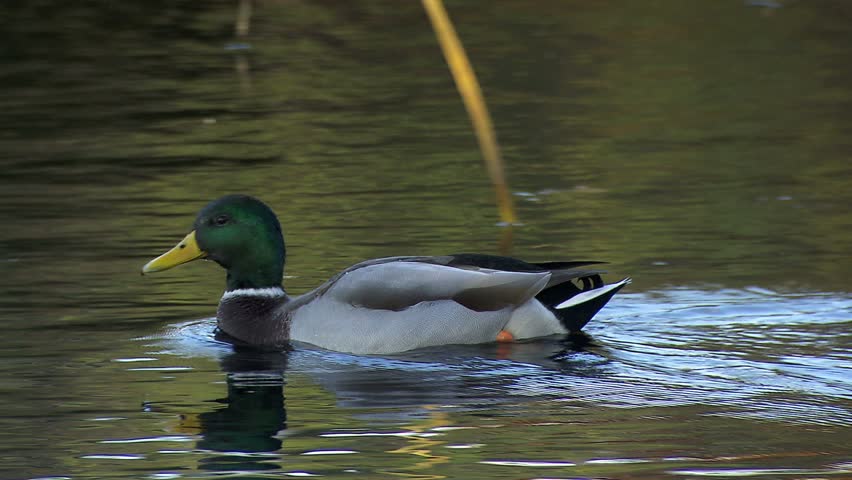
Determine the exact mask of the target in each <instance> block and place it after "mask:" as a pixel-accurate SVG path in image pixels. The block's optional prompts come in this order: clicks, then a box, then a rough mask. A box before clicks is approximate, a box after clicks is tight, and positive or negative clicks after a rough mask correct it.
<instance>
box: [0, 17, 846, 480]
mask: <svg viewBox="0 0 852 480" xmlns="http://www.w3.org/2000/svg"><path fill="white" fill-rule="evenodd" d="M447 8H448V9H449V11H450V14H451V16H452V18H453V20H454V22H455V24H456V28H457V29H458V31H459V34H460V36H461V38H462V40H463V41H464V42H465V46H466V48H467V50H468V54H469V55H470V57H471V60H472V62H473V64H474V67H475V69H476V71H477V74H478V76H479V79H480V82H481V83H482V88H483V91H484V94H485V96H486V99H487V101H488V103H489V107H490V109H491V113H492V115H493V117H494V122H495V126H496V130H497V134H498V137H499V139H500V141H501V146H502V148H503V154H504V157H505V160H506V162H507V165H506V168H507V177H508V179H509V182H510V186H511V189H512V192H513V193H514V198H515V201H516V202H517V208H518V214H519V217H520V219H521V222H522V224H521V225H517V226H514V227H512V228H508V227H505V226H500V225H499V218H498V216H497V212H496V208H495V206H494V202H493V193H492V187H491V185H490V183H489V181H488V178H487V176H486V174H485V170H484V167H483V165H482V161H481V158H480V154H479V152H478V150H477V145H476V142H475V139H474V137H473V134H472V132H471V128H470V125H469V121H468V119H467V116H466V113H465V111H464V108H463V106H462V103H461V101H460V100H459V97H458V94H457V93H456V90H455V87H454V85H453V83H452V79H451V78H450V76H449V73H448V72H447V68H446V64H445V62H444V59H443V57H442V55H441V52H440V50H439V48H438V46H437V41H436V39H435V38H434V35H433V33H432V31H431V28H430V26H429V23H428V20H427V17H426V15H425V13H424V12H423V9H422V6H421V5H420V3H419V2H396V1H393V2H391V1H380V2H358V1H347V2H332V1H315V2H304V1H272V0H268V1H260V0H258V1H256V2H254V3H253V11H252V16H251V19H250V22H249V25H250V28H249V31H248V34H247V35H245V36H244V37H241V38H237V36H235V33H234V25H235V22H236V15H237V10H238V9H237V2H224V1H210V2H188V1H186V2H184V1H178V2H174V1H173V2H162V1H150V2H123V3H122V2H119V3H115V2H105V1H95V2H87V3H80V2H56V1H46V0H30V1H26V2H25V1H16V0H11V1H4V2H3V3H2V4H1V5H0V87H2V90H3V95H2V96H0V221H2V225H3V227H2V228H0V326H2V327H3V331H4V335H3V336H2V339H0V402H2V404H0V405H1V406H2V410H0V412H1V413H0V431H2V432H3V433H2V435H0V478H3V479H33V478H72V479H78V478H149V479H170V478H184V477H186V478H281V477H293V476H295V477H298V476H323V477H333V478H344V477H345V478H398V477H413V478H424V479H425V478H524V479H533V478H559V479H568V478H617V479H658V478H673V479H680V478H683V479H692V478H695V479H699V478H707V477H717V478H718V477H721V478H733V477H756V478H760V479H775V478H783V479H816V478H832V479H833V478H838V479H839V478H850V477H852V447H850V445H852V430H850V427H852V367H850V361H852V333H850V332H852V275H850V273H849V272H850V269H852V255H850V250H852V188H850V187H852V161H851V160H852V140H851V139H852V62H850V61H849V59H850V58H852V3H849V4H847V3H846V2H838V1H828V0H825V1H821V0H815V1H780V0H779V1H777V2H756V1H734V0H731V1H728V0H724V1H713V2H676V1H661V2H617V1H613V2H580V1H573V0H571V1H537V2H525V1H504V2H485V1H474V0H470V1H452V2H448V3H447ZM237 192H240V193H248V194H252V195H256V196H258V197H260V198H262V199H263V200H264V201H266V202H267V203H269V204H270V205H271V206H272V207H273V208H274V210H275V211H276V212H277V213H278V215H279V217H280V218H281V222H282V225H283V228H284V231H285V236H286V240H287V245H288V254H289V258H288V263H287V269H286V272H285V273H286V276H285V285H286V286H287V288H288V290H289V291H292V292H293V293H300V292H304V291H307V290H309V289H311V288H313V287H314V286H316V285H318V284H319V283H321V282H322V281H324V280H325V279H327V278H328V277H330V276H331V275H333V274H334V273H336V272H337V271H339V270H340V269H342V268H345V267H346V266H348V265H351V264H353V263H355V262H358V261H361V260H363V259H367V258H375V257H382V256H391V255H406V254H412V255H420V254H423V255H431V254H444V253H449V252H459V251H474V252H482V253H510V254H512V255H514V256H517V257H520V258H524V259H528V260H532V261H548V260H563V259H599V260H605V261H607V262H609V265H607V268H608V270H609V271H610V274H609V275H608V276H607V278H608V280H610V281H614V280H617V279H620V278H622V277H624V276H631V277H633V279H634V282H633V284H631V285H630V286H629V287H627V288H626V289H625V290H624V291H623V293H620V294H618V295H616V297H615V298H614V299H613V300H612V301H611V303H610V304H609V305H608V306H607V307H606V308H605V309H604V310H602V311H601V312H600V313H599V314H598V316H597V317H596V318H595V319H594V320H593V321H592V323H591V324H590V325H589V326H588V327H587V328H586V333H587V334H588V338H586V339H585V340H584V341H579V340H577V339H574V340H568V339H561V338H546V339H538V340H535V341H529V342H524V343H518V344H512V345H502V344H501V345H480V346H449V347H443V348H435V349H429V350H423V351H417V352H410V353H408V354H404V355H397V356H390V357H381V358H379V357H369V356H355V355H348V354H341V353H333V352H326V351H321V350H317V349H312V348H310V347H306V346H297V348H295V349H294V350H293V351H291V352H289V353H257V352H243V351H234V350H233V349H232V348H231V347H230V346H228V345H226V344H222V343H220V342H217V341H216V340H215V339H214V338H213V329H214V326H215V320H213V319H211V316H212V315H214V314H215V308H216V303H217V301H218V298H219V296H220V295H221V291H222V288H223V284H224V275H223V273H222V272H221V270H219V269H218V267H216V266H215V265H213V264H209V263H201V262H198V263H197V264H191V265H188V266H185V267H182V268H180V269H177V270H174V271H170V272H165V273H163V274H160V275H158V276H151V277H141V276H140V275H139V271H140V268H141V266H142V264H144V263H145V262H146V261H147V260H149V259H150V258H152V257H153V256H155V255H157V254H159V253H161V252H162V251H164V250H165V249H167V248H169V247H171V246H172V245H174V243H175V242H176V241H177V240H179V239H180V238H181V237H182V236H183V235H184V234H185V233H186V232H187V230H188V229H189V226H190V224H191V221H192V218H193V217H194V215H195V212H196V211H197V210H198V209H199V208H200V207H201V206H202V205H203V204H204V203H206V202H207V201H208V200H210V199H212V198H215V197H218V196H220V195H223V194H227V193H237Z"/></svg>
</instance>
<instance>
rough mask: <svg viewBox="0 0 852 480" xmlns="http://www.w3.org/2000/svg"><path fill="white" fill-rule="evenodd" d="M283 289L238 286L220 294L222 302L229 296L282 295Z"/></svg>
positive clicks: (269, 296)
mask: <svg viewBox="0 0 852 480" xmlns="http://www.w3.org/2000/svg"><path fill="white" fill-rule="evenodd" d="M283 296H284V289H283V288H281V287H267V288H238V289H236V290H228V291H227V292H225V294H224V295H222V300H220V301H222V302H224V301H225V300H227V299H229V298H234V297H266V298H276V297H283Z"/></svg>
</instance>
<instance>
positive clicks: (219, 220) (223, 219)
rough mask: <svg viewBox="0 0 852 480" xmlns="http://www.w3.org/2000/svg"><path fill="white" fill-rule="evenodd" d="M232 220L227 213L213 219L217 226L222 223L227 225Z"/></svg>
mask: <svg viewBox="0 0 852 480" xmlns="http://www.w3.org/2000/svg"><path fill="white" fill-rule="evenodd" d="M230 221H231V218H230V217H229V216H227V215H218V216H217V217H216V218H214V219H213V224H214V225H216V226H217V227H221V226H222V225H227V224H228V222H230Z"/></svg>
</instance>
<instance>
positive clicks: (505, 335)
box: [497, 330, 515, 343]
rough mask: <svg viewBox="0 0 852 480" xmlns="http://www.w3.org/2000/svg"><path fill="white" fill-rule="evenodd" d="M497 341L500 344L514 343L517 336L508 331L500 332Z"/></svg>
mask: <svg viewBox="0 0 852 480" xmlns="http://www.w3.org/2000/svg"><path fill="white" fill-rule="evenodd" d="M497 341H498V342H500V343H509V342H514V341H515V336H514V335H512V334H511V333H510V332H509V331H507V330H500V333H498V334H497Z"/></svg>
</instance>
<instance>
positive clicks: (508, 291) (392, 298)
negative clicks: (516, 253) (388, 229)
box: [315, 256, 551, 311]
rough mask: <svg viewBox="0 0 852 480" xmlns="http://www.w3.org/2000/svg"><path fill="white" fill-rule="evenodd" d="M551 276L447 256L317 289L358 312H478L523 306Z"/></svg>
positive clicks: (373, 269)
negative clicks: (447, 306)
mask: <svg viewBox="0 0 852 480" xmlns="http://www.w3.org/2000/svg"><path fill="white" fill-rule="evenodd" d="M550 278H551V273H550V272H549V271H546V270H538V271H505V270H500V269H493V268H487V267H484V266H479V265H471V264H455V265H454V264H453V262H452V259H451V256H446V257H392V258H383V259H378V260H371V261H368V262H363V263H359V264H357V265H354V266H352V267H350V268H349V269H347V270H345V271H343V272H342V273H340V274H339V275H337V276H336V277H335V278H333V279H332V280H330V281H329V282H328V283H326V284H325V285H323V286H322V287H320V288H319V289H317V291H316V294H315V295H316V296H317V297H328V299H332V300H335V301H338V302H344V303H347V304H350V305H352V306H355V307H363V308H368V309H375V310H393V311H400V310H405V309H406V308H408V307H411V306H413V305H416V304H418V303H420V302H426V301H441V300H447V301H454V302H456V303H458V304H460V305H463V306H465V307H467V308H468V309H470V310H474V311H495V310H500V309H503V308H506V307H510V306H518V305H522V304H523V303H525V302H527V301H528V300H530V299H532V298H533V297H535V295H536V294H538V293H539V292H540V291H542V290H543V289H544V288H546V286H547V285H548V282H549V280H550Z"/></svg>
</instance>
